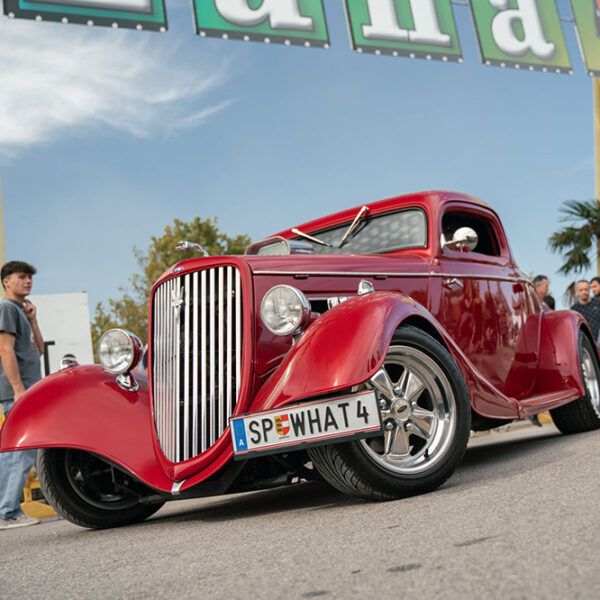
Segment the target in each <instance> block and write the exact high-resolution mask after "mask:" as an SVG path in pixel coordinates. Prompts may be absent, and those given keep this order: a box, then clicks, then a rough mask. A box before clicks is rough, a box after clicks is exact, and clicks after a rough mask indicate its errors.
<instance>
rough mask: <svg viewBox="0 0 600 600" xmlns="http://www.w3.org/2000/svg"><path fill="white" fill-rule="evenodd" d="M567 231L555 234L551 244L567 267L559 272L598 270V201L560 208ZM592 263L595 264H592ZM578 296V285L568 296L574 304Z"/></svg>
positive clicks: (567, 202) (552, 236)
mask: <svg viewBox="0 0 600 600" xmlns="http://www.w3.org/2000/svg"><path fill="white" fill-rule="evenodd" d="M560 212H561V213H562V217H561V219H560V220H561V221H562V222H563V223H567V225H565V227H563V228H561V229H559V230H558V231H556V232H555V233H553V234H552V235H551V236H550V238H549V239H548V244H549V246H550V249H551V250H552V251H553V252H556V253H559V254H562V256H563V259H564V261H565V262H564V263H563V264H562V265H561V267H560V269H559V272H561V273H564V274H565V275H568V274H569V273H581V272H583V271H587V270H589V269H590V268H593V267H595V266H596V265H595V263H596V261H597V259H598V240H599V239H600V203H598V202H597V201H596V200H588V201H584V202H580V201H578V200H567V201H566V202H564V203H563V205H562V207H561V208H560ZM592 261H593V263H594V264H592ZM574 295H575V282H573V283H571V284H570V285H569V287H568V288H567V290H566V292H565V299H566V300H567V301H568V302H569V303H570V302H572V300H573V298H574Z"/></svg>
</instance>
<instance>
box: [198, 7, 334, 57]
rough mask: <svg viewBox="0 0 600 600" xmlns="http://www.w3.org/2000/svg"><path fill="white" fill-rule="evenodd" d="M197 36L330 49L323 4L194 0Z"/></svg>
mask: <svg viewBox="0 0 600 600" xmlns="http://www.w3.org/2000/svg"><path fill="white" fill-rule="evenodd" d="M193 1H194V16H195V19H196V33H198V34H199V35H201V36H203V37H205V36H209V37H219V38H223V39H236V40H244V41H246V42H247V41H250V40H253V41H259V42H265V43H267V44H269V43H278V44H285V45H286V46H290V45H299V46H307V47H309V46H317V47H321V48H329V34H328V32H327V21H326V20H325V10H324V8H323V1H322V0H193Z"/></svg>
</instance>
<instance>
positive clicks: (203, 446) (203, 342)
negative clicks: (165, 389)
mask: <svg viewBox="0 0 600 600" xmlns="http://www.w3.org/2000/svg"><path fill="white" fill-rule="evenodd" d="M201 277H202V286H201V289H202V294H201V298H200V302H201V303H202V304H201V306H200V315H201V318H200V330H201V332H202V334H201V335H202V338H201V340H200V348H201V349H202V373H201V374H200V381H201V383H200V385H201V389H200V395H201V399H200V402H201V403H202V408H201V419H202V420H201V422H200V430H201V433H200V442H201V450H202V452H204V451H205V450H207V449H208V437H207V431H206V420H207V419H206V417H207V415H206V301H207V298H206V271H202V276H201Z"/></svg>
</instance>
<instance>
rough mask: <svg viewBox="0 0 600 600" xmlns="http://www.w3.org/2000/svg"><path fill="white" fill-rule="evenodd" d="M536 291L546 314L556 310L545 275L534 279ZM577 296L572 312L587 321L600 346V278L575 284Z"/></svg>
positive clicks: (582, 280) (583, 280)
mask: <svg viewBox="0 0 600 600" xmlns="http://www.w3.org/2000/svg"><path fill="white" fill-rule="evenodd" d="M533 285H534V286H535V291H536V293H537V295H538V297H539V299H540V301H541V303H542V309H543V310H544V312H549V311H551V310H554V309H555V302H554V298H553V297H552V296H551V295H550V294H549V293H548V292H549V285H550V282H549V281H548V278H547V277H546V276H545V275H536V276H535V277H534V278H533ZM575 296H576V297H577V302H575V303H574V304H573V305H572V306H571V310H574V311H577V312H578V313H579V314H581V315H582V316H583V318H584V319H585V320H586V321H587V323H588V325H589V326H590V329H591V331H592V335H593V336H594V339H595V340H596V343H597V344H598V345H600V339H599V334H600V277H594V278H592V279H591V280H590V281H588V280H587V279H580V280H579V281H577V283H576V284H575Z"/></svg>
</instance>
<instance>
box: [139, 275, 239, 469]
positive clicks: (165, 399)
mask: <svg viewBox="0 0 600 600" xmlns="http://www.w3.org/2000/svg"><path fill="white" fill-rule="evenodd" d="M153 303H154V310H153V313H152V317H153V319H154V322H153V332H154V333H153V339H152V340H151V342H150V343H151V344H152V365H151V371H152V372H151V373H150V375H151V384H152V389H153V402H154V418H155V427H156V433H157V437H158V441H159V443H160V447H161V449H162V451H163V453H164V455H165V456H166V457H167V459H169V460H170V461H172V462H180V461H184V460H188V459H190V458H193V457H194V456H197V455H198V454H201V453H203V452H206V450H208V449H209V448H210V447H211V446H212V445H213V444H214V443H215V442H216V441H217V439H218V438H219V437H220V436H221V435H222V434H223V432H224V431H225V430H226V429H227V426H228V419H229V417H230V416H231V415H232V414H233V411H234V410H235V406H236V403H237V401H238V398H239V386H240V378H241V376H242V365H241V354H242V342H243V335H242V330H243V322H242V303H243V298H242V285H241V276H240V272H239V271H238V269H236V268H235V267H232V266H227V267H225V266H221V267H214V268H210V269H205V270H202V271H200V272H194V273H191V274H186V275H183V276H182V277H179V278H174V279H170V280H169V281H167V282H165V283H163V284H161V285H160V286H159V287H158V288H157V290H156V291H155V294H154V300H153Z"/></svg>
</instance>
